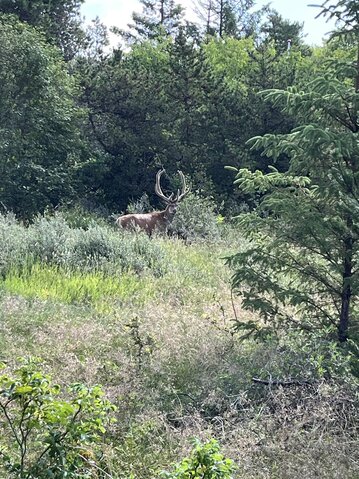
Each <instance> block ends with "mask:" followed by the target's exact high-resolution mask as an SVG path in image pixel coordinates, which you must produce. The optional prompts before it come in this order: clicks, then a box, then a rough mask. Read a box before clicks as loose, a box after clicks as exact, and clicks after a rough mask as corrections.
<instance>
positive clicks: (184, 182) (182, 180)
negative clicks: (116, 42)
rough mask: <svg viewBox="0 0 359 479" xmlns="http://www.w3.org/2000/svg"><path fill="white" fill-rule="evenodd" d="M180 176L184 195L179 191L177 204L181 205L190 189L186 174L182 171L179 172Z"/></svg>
mask: <svg viewBox="0 0 359 479" xmlns="http://www.w3.org/2000/svg"><path fill="white" fill-rule="evenodd" d="M178 174H179V175H180V178H181V182H182V193H181V194H180V192H179V190H177V196H176V202H177V203H179V202H180V201H181V200H183V198H184V197H185V196H186V194H187V193H188V192H189V190H190V189H189V188H187V186H186V178H185V177H184V174H183V173H182V171H178Z"/></svg>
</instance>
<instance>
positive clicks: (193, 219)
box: [170, 193, 220, 240]
mask: <svg viewBox="0 0 359 479" xmlns="http://www.w3.org/2000/svg"><path fill="white" fill-rule="evenodd" d="M218 218H219V217H218V216H217V215H216V213H215V204H214V203H213V202H212V201H211V200H210V199H206V198H201V197H200V196H198V195H197V194H195V193H189V194H188V196H187V197H186V198H185V199H184V200H183V203H181V204H180V207H179V208H178V212H177V213H176V216H175V217H174V220H173V222H172V224H171V227H170V231H171V232H172V233H173V234H175V235H178V236H180V237H183V238H185V239H189V240H198V239H209V240H218V239H219V238H220V228H219V225H220V221H219V219H218Z"/></svg>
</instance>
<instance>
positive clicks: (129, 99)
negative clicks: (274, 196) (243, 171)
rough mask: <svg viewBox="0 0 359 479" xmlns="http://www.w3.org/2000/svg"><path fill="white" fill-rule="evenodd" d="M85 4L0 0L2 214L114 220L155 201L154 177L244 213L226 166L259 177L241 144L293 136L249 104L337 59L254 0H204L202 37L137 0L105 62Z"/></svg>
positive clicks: (180, 16)
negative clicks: (67, 211)
mask: <svg viewBox="0 0 359 479" xmlns="http://www.w3.org/2000/svg"><path fill="white" fill-rule="evenodd" d="M82 3H84V0H59V1H57V2H47V1H46V0H36V1H33V2H25V1H23V0H15V1H9V0H0V44H1V50H0V173H1V182H0V202H1V203H0V204H1V205H2V206H1V207H2V209H5V210H11V211H14V212H15V213H16V214H17V215H18V216H19V217H23V218H31V217H33V216H34V215H35V214H37V213H42V212H44V211H45V210H46V209H50V210H51V209H53V208H56V207H58V206H61V205H69V204H70V205H73V204H75V203H78V202H79V201H81V200H84V199H85V200H87V201H90V202H91V203H92V204H95V205H101V206H104V207H106V208H107V210H109V211H112V212H113V211H121V210H122V211H123V210H125V208H126V206H127V205H128V203H129V201H131V200H132V199H134V198H139V197H140V196H141V195H142V194H143V193H144V192H147V193H148V194H149V195H150V200H151V201H152V202H154V201H155V198H153V197H151V195H152V194H153V193H152V192H153V182H154V175H155V172H156V171H157V169H158V168H159V167H162V166H163V167H165V168H166V170H167V171H168V172H169V173H170V174H171V173H174V172H175V171H176V170H177V169H181V170H182V171H183V172H184V173H185V174H186V175H188V177H189V178H190V181H191V182H192V186H193V190H194V191H197V192H199V193H200V194H203V195H204V196H206V197H213V199H214V200H215V202H216V203H217V204H218V205H222V208H223V211H224V212H230V213H235V212H237V211H238V210H239V209H240V208H241V204H242V203H243V202H249V201H253V198H252V199H251V200H249V198H246V197H245V195H243V194H241V193H239V192H238V191H235V190H234V188H233V174H232V173H230V172H228V171H227V170H225V169H224V167H225V166H226V165H232V166H235V167H237V168H243V167H250V168H251V169H253V168H258V169H260V170H261V171H263V172H266V171H267V170H268V164H269V160H268V159H266V158H265V157H262V156H260V152H251V151H250V150H249V148H248V147H247V145H246V142H247V141H248V139H250V138H252V137H253V136H256V135H263V134H265V133H287V132H289V131H290V130H291V129H292V128H293V127H294V126H296V120H295V118H293V117H292V116H290V115H289V114H287V113H283V112H282V111H281V109H280V108H277V107H275V106H273V105H268V104H265V103H264V102H263V100H262V97H261V96H260V95H259V94H258V92H260V91H262V90H266V89H269V88H270V89H273V88H280V89H285V88H287V87H288V86H293V85H301V84H306V83H307V82H308V80H309V79H311V78H313V76H314V75H315V74H316V72H317V71H319V70H320V69H323V68H324V66H323V64H324V60H325V58H326V56H327V53H328V52H327V50H328V49H329V48H331V49H333V48H334V49H335V48H336V47H334V46H330V47H329V46H328V47H322V48H316V49H312V48H309V47H308V46H307V45H306V44H305V43H304V37H303V32H302V25H301V24H299V23H297V22H289V21H287V20H285V19H284V18H282V16H281V15H280V14H278V13H277V12H276V11H274V10H272V9H271V8H268V7H266V8H262V9H256V7H255V3H254V2H253V1H252V0H243V1H242V2H234V1H233V0H226V1H214V2H208V4H207V3H206V2H205V1H204V2H201V3H200V4H198V5H197V9H198V12H199V15H200V17H201V18H202V19H203V21H202V24H199V25H195V24H193V23H191V22H188V21H186V20H185V19H184V10H183V8H182V7H181V6H180V5H179V4H176V3H174V1H173V0H160V1H158V0H151V1H144V0H143V1H142V4H143V11H142V13H140V14H137V13H134V14H133V22H132V24H131V25H129V26H128V29H127V30H126V31H119V30H116V33H117V34H118V38H119V42H120V43H119V44H120V45H121V46H118V47H116V48H114V49H112V50H110V49H109V40H108V31H107V29H106V27H105V26H104V25H102V24H101V22H100V20H99V19H96V20H94V21H93V23H92V25H91V26H90V27H86V26H85V25H84V23H83V21H82V19H81V16H80V7H81V4H82ZM289 40H290V41H289ZM337 52H339V53H338V54H340V49H337ZM276 166H277V168H279V170H280V171H285V170H286V168H287V166H288V161H287V158H286V155H281V156H280V157H279V158H278V160H277V165H276ZM171 186H172V187H173V186H176V185H171Z"/></svg>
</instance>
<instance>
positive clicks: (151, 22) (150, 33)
mask: <svg viewBox="0 0 359 479" xmlns="http://www.w3.org/2000/svg"><path fill="white" fill-rule="evenodd" d="M140 3H141V4H142V13H136V12H134V13H133V14H132V21H133V23H130V24H129V25H128V27H129V30H127V31H122V32H121V34H122V36H123V37H124V38H125V39H127V41H129V42H133V41H141V40H153V39H155V38H157V37H160V36H161V35H163V34H165V35H175V34H176V32H177V30H178V27H179V26H180V25H181V24H182V23H183V17H184V8H183V7H182V6H181V5H180V4H178V3H176V2H175V1H174V0H140Z"/></svg>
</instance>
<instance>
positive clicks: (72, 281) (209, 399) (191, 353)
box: [0, 215, 359, 479]
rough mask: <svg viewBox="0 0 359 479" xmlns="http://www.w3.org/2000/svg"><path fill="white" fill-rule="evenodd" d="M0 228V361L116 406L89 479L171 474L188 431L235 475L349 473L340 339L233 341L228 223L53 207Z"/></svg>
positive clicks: (348, 380)
mask: <svg viewBox="0 0 359 479" xmlns="http://www.w3.org/2000/svg"><path fill="white" fill-rule="evenodd" d="M0 227H1V231H2V233H3V234H2V235H1V236H0V243H1V249H0V266H1V273H2V281H1V289H0V305H1V308H0V360H1V361H4V362H6V365H7V367H8V368H9V369H10V370H14V369H16V363H17V358H18V357H19V356H28V355H36V356H41V357H42V358H43V359H44V364H45V368H46V370H48V371H50V372H51V374H52V376H53V377H54V378H56V382H58V383H59V384H60V385H64V384H65V385H66V384H71V383H73V382H81V383H83V384H86V385H93V384H101V385H102V387H103V390H104V391H105V393H106V397H107V398H108V399H109V400H111V402H112V403H113V404H115V405H116V406H117V410H116V413H115V416H116V419H117V422H116V423H115V424H113V425H112V426H111V427H110V428H109V430H108V434H107V437H106V441H105V442H104V444H103V447H102V450H101V457H100V458H99V459H98V462H97V466H98V467H99V469H97V473H96V474H98V476H96V475H94V476H93V477H99V478H100V477H101V478H102V477H111V478H113V479H119V478H121V479H122V478H123V479H125V478H128V477H132V478H134V479H148V478H149V477H153V478H155V477H160V472H161V471H163V470H167V471H173V472H171V473H168V474H172V475H173V476H174V475H176V474H177V476H178V477H181V474H182V472H183V471H184V469H183V468H186V467H187V465H186V464H189V462H187V463H184V462H183V463H182V462H181V461H180V459H181V458H183V457H187V458H191V457H192V458H193V456H191V453H190V452H189V448H190V444H191V440H192V439H191V438H193V437H197V438H199V440H201V441H202V444H210V441H211V437H215V438H216V439H217V440H219V442H220V444H221V445H222V447H223V454H224V455H225V456H226V457H231V458H232V459H233V460H234V461H235V463H236V464H237V468H236V470H235V471H233V475H234V476H235V477H238V478H241V479H258V478H263V479H296V478H297V477H305V478H306V479H311V478H313V479H314V478H316V477H321V479H332V478H336V477H337V478H338V479H342V478H344V477H345V478H346V477H348V478H349V477H350V478H356V477H358V472H359V468H358V464H359V457H358V450H359V448H358V440H357V431H358V428H359V424H358V414H357V411H358V387H357V386H358V384H357V380H356V379H355V378H354V377H353V376H352V374H351V353H350V348H348V349H345V348H339V347H336V346H333V343H331V342H330V341H327V340H326V339H325V335H324V336H323V335H320V334H311V335H308V333H307V332H305V331H302V333H300V334H299V333H298V331H296V330H294V329H293V330H292V329H291V328H290V327H289V328H287V329H286V330H285V331H282V332H280V331H279V332H278V333H277V334H276V335H275V336H274V335H273V336H272V337H271V336H268V337H267V338H266V341H265V342H260V341H257V340H254V339H251V338H249V339H247V340H246V341H239V339H238V336H237V334H236V333H235V331H234V329H233V325H234V324H235V322H236V321H238V319H240V320H241V321H242V322H246V321H247V322H251V320H252V319H253V318H254V317H253V314H252V313H250V312H248V311H244V310H242V309H241V307H240V303H239V301H238V299H237V298H235V297H232V295H231V291H230V286H229V284H230V272H229V270H228V269H227V267H226V266H225V264H224V261H223V259H222V258H223V257H225V256H226V255H227V253H228V251H230V250H231V249H235V250H238V249H239V248H242V247H245V244H244V243H243V242H242V241H241V239H240V237H238V233H237V232H236V231H232V232H229V234H228V235H227V240H226V241H223V240H221V241H220V240H218V242H217V243H216V242H212V241H208V242H194V243H192V244H188V242H187V243H186V242H184V241H181V240H179V239H174V238H170V239H168V238H164V237H160V236H159V237H155V238H153V239H151V240H150V239H149V238H147V237H146V236H145V235H142V234H140V235H135V234H128V233H124V232H121V231H117V230H114V229H112V228H111V227H108V226H106V225H103V224H102V225H96V224H94V223H91V222H90V221H89V222H87V223H86V228H73V227H70V226H69V225H68V223H67V222H66V221H65V219H64V218H63V217H62V216H61V215H60V216H57V217H55V218H47V219H44V218H39V219H38V220H37V221H36V222H35V223H34V224H33V225H31V226H29V227H28V228H25V227H24V226H22V225H21V224H19V223H17V222H16V221H15V219H14V218H11V217H1V218H0ZM126 252H127V253H126ZM121 255H122V256H121ZM234 320H236V321H234ZM253 378H256V379H258V380H259V382H254V381H253ZM291 381H292V383H291ZM281 383H283V384H284V385H283V384H281ZM285 383H288V385H285ZM208 441H209V442H208ZM0 442H1V438H0ZM191 460H192V459H191ZM173 462H178V466H177V468H176V467H172V466H171V464H172V463H173ZM181 464H182V466H181ZM100 470H101V471H104V472H102V474H103V475H102V476H101V474H100V472H99V471H100ZM183 473H184V472H183ZM92 474H95V473H94V472H93V471H92ZM231 474H232V471H231ZM171 477H172V476H171ZM201 477H202V476H201Z"/></svg>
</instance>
